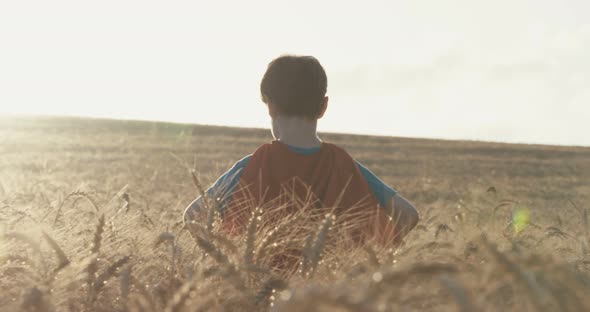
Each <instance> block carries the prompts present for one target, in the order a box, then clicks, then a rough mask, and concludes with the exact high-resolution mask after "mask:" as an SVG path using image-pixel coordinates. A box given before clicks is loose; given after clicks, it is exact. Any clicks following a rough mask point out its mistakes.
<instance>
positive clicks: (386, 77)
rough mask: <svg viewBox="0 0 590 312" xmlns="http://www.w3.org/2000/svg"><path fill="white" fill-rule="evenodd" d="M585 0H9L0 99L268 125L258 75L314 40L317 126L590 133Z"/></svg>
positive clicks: (588, 141) (527, 139)
mask: <svg viewBox="0 0 590 312" xmlns="http://www.w3.org/2000/svg"><path fill="white" fill-rule="evenodd" d="M588 21H590V3H589V2H588V1H585V0H567V1H548V0H546V1H539V0H536V1H532V0H531V1H508V0H502V1H493V2H492V1H468V0H457V1H445V2H442V1H363V2H350V3H349V2H346V3H343V2H342V1H323V2H316V1H297V2H293V1H235V2H230V3H222V2H215V1H213V2H204V1H178V2H176V1H175V2H156V1H100V2H85V1H84V2H81V1H3V2H2V3H0V114H42V115H46V114H49V115H77V116H98V117H108V118H123V119H147V120H165V121H176V122H191V123H199V124H216V125H230V126H248V127H268V123H269V121H268V117H267V115H266V111H265V107H264V105H263V104H262V103H261V101H260V99H259V93H258V86H259V82H260V78H261V76H262V73H263V72H264V70H265V66H266V64H267V63H268V62H269V61H270V60H271V59H272V58H274V57H276V56H278V55H280V54H282V53H294V54H311V55H314V56H316V57H317V58H318V59H319V60H320V62H322V64H323V65H324V67H325V68H326V71H327V73H328V95H329V96H330V105H329V110H328V113H327V114H326V117H325V118H324V119H323V120H321V122H320V126H319V127H320V130H322V131H330V132H346V133H365V134H379V135H391V136H409V137H433V138H450V139H476V140H491V141H502V142H524V143H545V144H563V145H590V136H588V135H587V134H588V133H590V123H588V122H587V121H588V120H589V119H590V105H588V103H589V102H590V89H589V88H588V81H590V60H589V59H588V57H587V56H588V55H590V24H589V22H588Z"/></svg>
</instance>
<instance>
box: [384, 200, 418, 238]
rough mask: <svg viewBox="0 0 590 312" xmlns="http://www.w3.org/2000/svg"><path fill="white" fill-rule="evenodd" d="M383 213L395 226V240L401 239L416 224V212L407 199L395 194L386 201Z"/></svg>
mask: <svg viewBox="0 0 590 312" xmlns="http://www.w3.org/2000/svg"><path fill="white" fill-rule="evenodd" d="M383 208H385V211H386V212H387V213H388V215H389V216H390V217H391V222H393V224H394V226H395V232H396V233H395V235H396V237H395V240H396V241H398V240H401V239H403V238H404V237H405V236H406V235H407V234H408V233H409V232H410V231H411V230H412V229H413V228H414V227H415V226H416V224H418V220H419V219H420V217H419V216H418V211H417V210H416V208H415V207H414V205H412V204H411V203H410V202H409V201H408V200H407V199H405V198H404V197H403V196H401V195H400V194H399V193H396V194H395V195H393V196H392V197H391V199H390V200H388V201H387V203H386V205H385V207H383Z"/></svg>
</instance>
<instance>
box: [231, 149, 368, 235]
mask: <svg viewBox="0 0 590 312" xmlns="http://www.w3.org/2000/svg"><path fill="white" fill-rule="evenodd" d="M293 195H295V197H296V198H297V200H299V201H300V203H302V204H305V203H307V204H310V205H312V206H315V207H326V208H335V212H337V213H338V212H339V211H343V210H346V209H351V208H355V209H356V208H366V207H368V206H373V207H376V206H379V201H378V200H377V198H376V197H375V195H374V194H373V192H372V190H371V188H370V187H369V184H368V183H367V180H366V179H365V178H364V177H363V175H362V173H361V171H360V170H359V168H358V166H357V165H356V162H355V161H354V160H353V159H352V157H351V156H350V155H349V154H348V153H347V152H346V151H344V150H343V149H342V148H340V147H338V146H336V145H334V144H331V143H326V142H323V143H322V144H321V147H320V150H319V151H318V152H317V153H314V154H312V155H302V154H300V153H296V152H294V151H293V150H292V149H291V148H289V146H287V145H286V144H284V143H281V142H279V141H273V142H272V143H271V144H264V145H262V146H261V147H260V148H258V149H257V150H256V152H255V153H254V154H253V155H252V157H251V158H250V160H249V162H248V164H247V166H246V167H245V168H244V170H243V172H242V175H241V177H240V181H239V185H238V188H237V189H236V191H235V192H234V193H233V196H232V199H231V205H230V207H229V209H228V211H227V212H228V213H227V214H226V216H225V217H224V222H225V221H228V222H229V224H230V226H232V227H235V228H236V230H239V229H240V228H242V227H243V226H244V225H245V224H246V223H247V221H248V218H249V217H250V209H251V208H252V207H257V206H265V205H267V204H268V203H270V202H272V207H283V208H282V209H285V212H286V213H289V212H292V210H293V209H297V207H296V206H297V205H294V203H293V202H292V201H293ZM285 204H286V205H285ZM245 207H246V208H245ZM248 207H249V208H250V209H248Z"/></svg>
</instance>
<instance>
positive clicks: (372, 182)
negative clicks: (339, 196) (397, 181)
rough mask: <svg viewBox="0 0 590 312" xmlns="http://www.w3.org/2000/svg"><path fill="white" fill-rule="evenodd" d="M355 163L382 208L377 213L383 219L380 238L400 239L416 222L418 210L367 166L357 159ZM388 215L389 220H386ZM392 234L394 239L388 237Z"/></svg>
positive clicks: (386, 239)
mask: <svg viewBox="0 0 590 312" xmlns="http://www.w3.org/2000/svg"><path fill="white" fill-rule="evenodd" d="M357 165H358V167H359V169H360V170H361V173H362V174H363V176H364V177H365V179H366V180H367V182H368V183H369V186H370V187H371V189H372V190H373V193H374V194H375V197H377V199H378V200H379V203H380V204H381V206H382V208H383V211H379V214H378V215H379V216H381V219H382V220H385V221H383V222H380V227H381V231H380V232H381V234H382V235H383V236H386V237H382V238H383V239H384V240H385V241H392V240H394V241H401V240H402V239H403V238H404V237H405V236H406V235H407V234H408V233H409V232H410V231H411V230H412V229H413V228H414V227H415V226H416V224H417V223H418V220H419V216H418V211H417V210H416V208H415V207H414V205H412V204H411V203H410V202H409V201H408V200H407V199H405V198H404V197H403V196H401V195H400V194H399V193H398V192H397V191H396V190H394V189H392V188H391V187H390V186H389V185H387V184H385V183H384V182H383V181H381V180H380V179H379V178H378V177H377V176H376V175H375V174H374V173H373V172H371V171H370V170H369V169H367V167H365V166H363V165H362V164H361V163H359V162H358V161H357ZM383 212H384V213H383ZM390 217H391V222H387V221H389V220H388V219H389V218H390ZM392 235H393V236H394V237H393V238H394V239H392V237H388V236H392Z"/></svg>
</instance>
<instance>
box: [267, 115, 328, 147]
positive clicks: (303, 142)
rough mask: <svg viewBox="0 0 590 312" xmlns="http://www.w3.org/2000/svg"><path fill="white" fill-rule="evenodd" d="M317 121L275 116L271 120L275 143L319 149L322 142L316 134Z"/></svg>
mask: <svg viewBox="0 0 590 312" xmlns="http://www.w3.org/2000/svg"><path fill="white" fill-rule="evenodd" d="M317 124H318V122H317V120H312V119H307V118H302V117H291V116H277V117H275V118H273V119H272V134H273V136H274V138H275V139H276V140H277V141H280V142H282V143H285V144H287V145H291V146H295V147H303V148H312V147H319V146H320V144H321V143H322V140H320V138H319V137H318V134H317V131H316V130H317Z"/></svg>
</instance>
